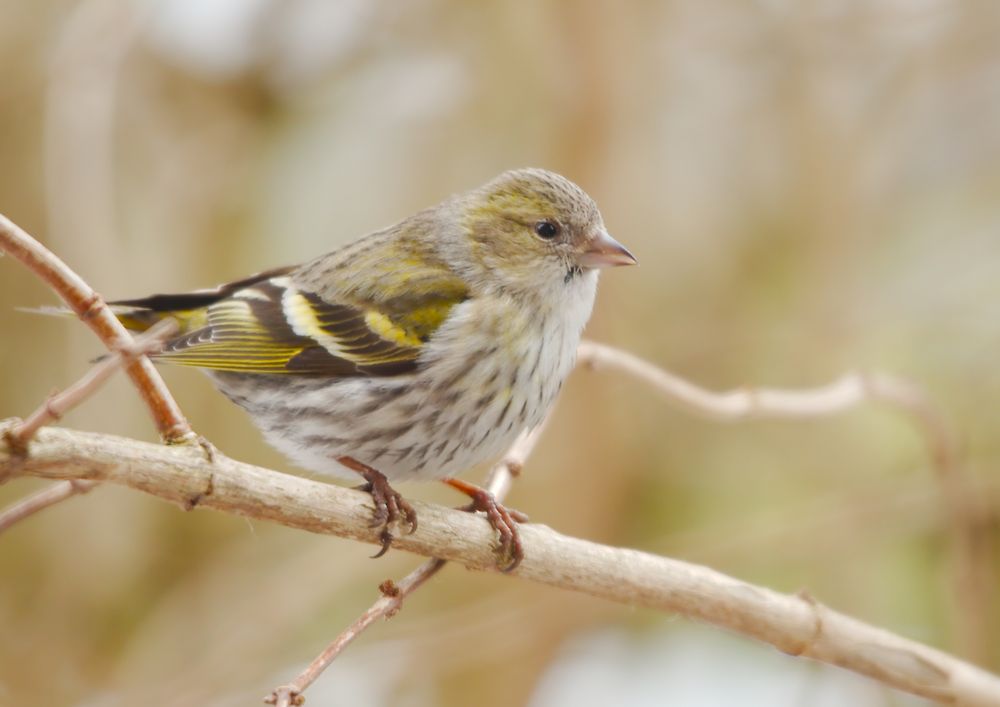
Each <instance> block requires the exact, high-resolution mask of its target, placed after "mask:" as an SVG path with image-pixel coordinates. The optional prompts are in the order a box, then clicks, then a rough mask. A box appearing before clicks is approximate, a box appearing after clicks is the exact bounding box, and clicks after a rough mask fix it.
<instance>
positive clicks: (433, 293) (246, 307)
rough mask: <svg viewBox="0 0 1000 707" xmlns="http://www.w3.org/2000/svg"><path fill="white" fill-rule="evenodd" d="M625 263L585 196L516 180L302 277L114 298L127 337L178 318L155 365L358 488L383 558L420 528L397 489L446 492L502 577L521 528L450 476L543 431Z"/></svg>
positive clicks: (536, 178) (549, 182)
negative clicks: (480, 517)
mask: <svg viewBox="0 0 1000 707" xmlns="http://www.w3.org/2000/svg"><path fill="white" fill-rule="evenodd" d="M635 263H636V259H635V257H634V256H633V255H632V254H631V253H630V252H629V251H628V250H627V249H626V248H625V246H623V245H621V244H620V243H619V242H618V241H616V240H615V239H614V238H612V237H611V236H610V235H609V233H608V230H607V229H606V228H605V225H604V221H603V218H602V216H601V213H600V211H599V210H598V207H597V205H596V204H595V202H594V200H593V199H592V198H591V197H590V196H588V195H587V193H586V192H584V191H583V189H581V188H580V187H579V186H577V185H576V184H574V183H573V182H571V181H570V180H569V179H567V178H565V177H563V176H561V175H559V174H557V173H555V172H551V171H547V170H544V169H537V168H524V169H515V170H510V171H506V172H503V173H502V174H500V175H499V176H497V177H496V178H495V179H493V180H492V181H490V182H488V183H486V184H484V185H482V186H480V187H477V188H474V189H471V190H469V191H466V192H462V193H458V194H454V195H452V196H451V197H449V198H447V199H445V200H444V201H442V202H441V203H439V204H437V205H436V206H432V207H430V208H427V209H424V210H422V211H419V212H417V213H415V214H413V215H411V216H409V217H407V218H404V219H403V220H401V221H399V222H398V223H396V224H394V225H391V226H389V227H387V228H383V229H381V230H378V231H375V232H373V233H370V234H368V235H366V236H363V237H361V238H359V239H357V240H355V241H353V242H351V243H349V244H347V245H344V246H342V247H340V248H337V249H335V250H333V251H332V252H329V253H326V254H324V255H321V256H319V257H317V258H314V259H313V260H310V261H308V262H305V263H303V264H300V265H296V266H291V267H280V268H275V269H271V270H267V271H264V272H260V273H258V274H256V275H252V276H250V277H247V278H244V279H241V280H237V281H235V282H230V283H227V284H224V285H220V286H217V287H214V288H211V289H204V290H196V291H192V292H187V293H182V294H155V295H152V296H149V297H143V298H138V299H123V300H118V301H114V302H110V303H109V304H110V305H111V307H112V311H113V312H114V313H115V314H116V315H117V316H118V318H119V319H120V320H121V322H122V323H123V324H124V325H125V326H126V328H128V329H131V330H134V331H143V330H146V329H148V328H149V327H151V326H153V325H154V324H155V323H157V322H159V321H161V320H163V319H165V318H168V317H169V318H172V319H173V320H175V321H176V324H177V326H176V328H175V333H174V334H173V336H172V337H171V338H169V339H168V340H166V341H165V342H164V343H163V345H162V347H161V348H160V349H159V350H158V351H156V352H155V353H154V354H152V357H153V358H154V360H155V361H157V362H158V363H169V364H178V365H181V366H191V367H194V368H199V369H202V370H203V371H205V372H206V373H207V374H208V375H209V377H210V378H211V379H212V381H213V383H214V384H215V386H216V387H217V388H218V389H219V390H220V391H221V392H222V393H223V394H224V395H225V396H226V397H228V398H229V399H230V400H231V401H232V402H234V403H235V404H236V405H238V406H239V407H241V408H243V409H244V410H245V411H246V412H247V413H248V414H249V416H250V417H251V419H252V420H253V422H254V423H255V424H256V426H257V427H258V428H259V429H260V430H261V432H262V434H263V436H264V438H265V439H266V440H267V441H268V442H269V443H270V444H271V445H272V446H274V447H275V448H276V449H277V450H278V451H280V452H282V453H283V454H284V455H285V456H286V457H288V458H289V459H290V460H291V461H292V462H293V463H295V464H297V465H298V466H300V467H302V468H304V469H305V470H308V471H311V472H314V473H317V474H321V475H334V476H341V477H346V478H354V479H357V478H358V477H359V476H360V477H361V479H362V480H363V481H364V485H363V487H362V488H363V489H364V490H366V491H367V492H368V493H370V494H371V496H372V499H373V503H374V507H375V510H374V513H373V517H372V526H373V527H380V528H381V534H380V538H381V541H382V547H381V549H380V551H379V552H378V554H377V555H375V556H376V557H378V556H379V555H382V554H384V553H385V552H386V551H387V550H388V549H389V547H390V545H391V543H392V540H393V535H392V532H391V529H392V528H393V527H395V526H396V525H399V526H401V527H405V528H406V531H407V532H413V531H414V530H415V529H416V527H417V517H416V513H415V512H414V509H413V507H412V506H411V505H410V504H409V503H408V502H407V501H406V499H405V498H404V497H403V496H402V495H401V494H399V493H398V492H397V491H396V490H395V489H394V488H393V487H392V485H391V482H396V481H408V480H442V481H444V482H445V483H447V484H449V485H450V486H452V487H454V488H456V489H457V490H459V491H461V492H463V493H464V494H466V495H468V496H469V497H470V499H471V501H472V502H471V504H470V505H469V506H468V507H467V509H468V510H473V511H482V512H484V513H485V514H486V517H487V519H488V520H489V522H490V524H491V525H492V526H493V528H494V529H495V530H496V532H497V533H498V534H499V542H498V547H497V552H498V553H499V555H500V559H499V560H498V565H500V566H501V569H503V570H505V571H511V570H513V569H514V568H515V567H517V565H518V564H519V563H520V562H521V560H522V559H523V557H524V550H523V547H522V544H521V540H520V534H519V532H518V528H517V524H518V522H522V521H524V520H526V517H525V516H523V514H520V513H518V512H516V511H513V510H510V509H507V508H506V507H505V506H503V505H502V504H500V503H499V502H497V501H496V500H495V499H494V498H493V496H492V494H490V493H489V491H487V490H486V489H483V488H480V487H479V486H476V485H474V484H471V483H469V482H466V481H464V480H462V479H459V478H457V477H458V475H459V474H461V473H463V472H465V471H468V470H469V469H470V468H472V467H474V466H477V465H478V464H481V463H484V462H489V461H494V460H496V459H497V458H499V457H500V456H501V455H502V454H503V452H504V451H505V450H506V449H507V448H508V447H509V446H510V445H511V444H512V443H513V442H514V440H515V439H516V438H517V436H518V435H519V434H520V433H521V432H522V431H523V430H525V429H528V428H532V427H534V426H536V425H538V424H539V423H540V422H541V420H542V419H543V417H544V416H545V414H546V413H547V411H548V409H549V408H550V407H551V406H552V404H553V402H554V401H555V399H556V396H557V395H558V393H559V391H560V389H561V387H562V385H563V381H564V380H565V379H566V377H567V375H568V374H569V372H570V370H571V369H572V368H573V365H574V363H575V356H576V349H577V346H578V344H579V341H580V337H581V334H582V331H583V328H584V325H585V324H586V323H587V321H588V319H589V318H590V314H591V310H592V308H593V304H594V299H595V295H596V290H597V280H598V273H599V271H600V270H601V269H604V268H607V267H610V266H619V265H632V264H635Z"/></svg>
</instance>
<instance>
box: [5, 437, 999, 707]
mask: <svg viewBox="0 0 1000 707" xmlns="http://www.w3.org/2000/svg"><path fill="white" fill-rule="evenodd" d="M11 424H12V423H11V422H6V423H3V422H0V432H2V431H3V429H4V428H5V427H9V426H10V425H11ZM4 470H7V471H10V472H14V473H18V474H21V475H31V476H41V477H45V478H54V479H73V478H83V479H90V480H99V481H105V482H111V483H115V484H121V485H125V486H129V487H131V488H134V489H137V490H141V491H144V492H146V493H149V494H153V495H156V496H158V497H160V498H164V499H167V500H170V501H174V502H176V503H179V504H181V505H184V504H186V503H187V502H189V501H190V498H191V497H193V496H197V497H198V498H199V501H200V502H199V504H198V507H199V508H214V509H217V510H221V511H227V512H230V513H236V514H239V515H243V516H247V517H252V518H258V519H267V520H273V521H277V522H279V523H282V524H284V525H287V526H290V527H294V528H300V529H302V530H309V531H312V532H320V533H328V534H335V535H340V536H342V537H349V538H355V539H358V540H362V541H364V542H369V543H372V544H380V543H381V539H380V533H379V530H378V529H377V528H372V527H370V522H371V505H370V500H371V499H370V496H368V495H367V494H365V493H362V492H361V491H356V490H353V489H348V488H344V487H341V486H335V485H333V484H327V483H322V482H318V481H312V480H310V479H305V478H300V477H294V476H290V475H287V474H281V473H279V472H276V471H272V470H269V469H262V468H260V467H254V466H251V465H249V464H243V463H241V462H237V461H235V460H232V459H228V458H225V457H221V458H219V459H217V460H216V461H215V462H209V461H207V460H206V459H205V458H204V456H203V455H202V454H200V453H198V452H197V451H196V450H194V449H191V448H188V447H178V446H165V445H153V444H148V443H145V442H139V441H136V440H131V439H124V438H120V437H112V436H109V435H98V434H93V433H86V432H77V431H73V430H67V429H62V428H57V427H46V428H42V429H41V430H39V432H38V435H37V437H36V438H35V439H34V440H33V441H32V444H31V454H30V455H29V456H28V457H21V456H18V455H16V454H14V453H13V452H12V451H10V450H9V449H5V447H4V445H2V444H0V472H2V471H4ZM209 482H211V483H209ZM207 487H211V492H210V493H206V492H205V489H206V488H207ZM413 505H414V507H415V508H416V510H417V513H418V514H419V515H420V527H419V528H418V529H417V530H416V532H414V533H413V534H410V535H401V536H400V537H398V538H397V539H396V540H395V542H394V547H396V548H397V549H399V550H404V551H410V552H415V553H418V554H422V555H425V556H427V557H438V558H441V559H444V560H449V561H454V562H458V563H460V564H462V565H464V566H465V567H468V568H470V569H476V570H482V571H491V572H495V571H497V570H496V557H495V555H494V553H493V550H492V542H493V529H492V528H491V527H490V525H489V523H488V522H487V521H486V520H485V519H483V518H481V517H478V516H477V515H473V514H469V513H463V512H460V511H457V510H452V509H449V508H443V507H441V506H436V505H431V504H424V503H419V502H416V501H414V502H413ZM521 536H522V538H521V539H522V541H523V543H524V547H525V557H524V561H523V562H522V563H521V564H520V565H519V566H518V567H517V569H516V570H514V571H513V572H512V573H511V576H517V577H521V578H523V579H527V580H530V581H535V582H540V583H544V584H548V585H551V586H554V587H561V588H563V589H569V590H572V591H578V592H583V593H586V594H590V595H592V596H596V597H601V598H605V599H610V600H612V601H617V602H622V603H626V604H629V605H631V606H642V607H647V608H651V609H656V610H660V611H668V612H673V613H676V614H679V615H681V616H685V617H688V618H692V619H697V620H700V621H705V622H708V623H711V624H714V625H716V626H720V627H723V628H727V629H730V630H733V631H736V632H738V633H741V634H743V635H745V636H749V637H753V638H757V639H759V640H761V641H765V642H768V643H770V644H772V645H774V646H775V647H777V648H779V649H780V650H782V651H784V652H786V653H790V654H792V655H803V656H808V657H812V658H815V659H816V660H820V661H823V662H826V663H830V664H832V665H838V666H840V667H843V668H847V669H849V670H853V671H855V672H857V673H860V674H863V675H867V676H869V677H871V678H874V679H875V680H878V681H880V682H882V683H884V684H886V685H890V686H893V687H896V688H898V689H900V690H904V691H907V692H911V693H913V694H916V695H922V696H924V697H928V698H930V699H934V700H938V701H939V702H944V703H949V704H961V705H966V706H968V707H1000V677H998V676H996V675H993V674H990V673H988V672H986V671H984V670H982V669H979V668H976V667H975V666H973V665H972V664H970V663H966V662H964V661H961V660H959V659H958V658H956V657H954V656H952V655H949V654H947V653H944V652H942V651H939V650H935V649H933V648H930V647H929V646H926V645H923V644H920V643H917V642H916V641H911V640H907V639H904V638H902V637H900V636H897V635H895V634H892V633H890V632H888V631H885V630H883V629H879V628H876V627H874V626H872V625H870V624H866V623H864V622H861V621H858V620H856V619H853V618H851V617H848V616H846V615H844V614H841V613H839V612H836V611H833V610H832V609H829V608H827V607H825V606H823V605H821V604H820V603H818V602H816V601H815V600H813V599H811V598H806V597H803V596H799V595H790V594H782V593H779V592H775V591H773V590H770V589H767V588H765V587H760V586H755V585H752V584H749V583H747V582H743V581H740V580H738V579H735V578H733V577H728V576H726V575H724V574H722V573H719V572H716V571H714V570H711V569H709V568H707V567H703V566H699V565H694V564H691V563H687V562H681V561H678V560H673V559H670V558H666V557H659V556H656V555H652V554H650V553H645V552H639V551H636V550H630V549H623V548H614V547H608V546H604V545H599V544H597V543H592V542H587V541H585V540H580V539H577V538H571V537H567V536H565V535H561V534H559V533H557V532H555V531H553V530H551V529H549V528H545V527H543V526H539V525H534V524H527V525H524V526H522V527H521Z"/></svg>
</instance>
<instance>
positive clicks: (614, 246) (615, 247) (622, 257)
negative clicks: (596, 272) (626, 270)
mask: <svg viewBox="0 0 1000 707" xmlns="http://www.w3.org/2000/svg"><path fill="white" fill-rule="evenodd" d="M576 262H577V264H578V265H580V266H581V267H584V268H610V267H612V266H614V265H635V264H636V263H638V261H637V260H636V259H635V256H634V255H632V254H631V253H629V252H628V249H627V248H626V247H625V246H623V245H622V244H621V243H619V242H618V241H616V240H615V239H614V238H612V237H611V236H609V235H608V232H607V231H605V230H604V229H603V228H602V229H600V230H599V231H598V232H597V234H596V235H594V236H593V237H592V238H591V239H590V240H589V241H587V243H586V245H585V246H584V249H583V252H581V253H580V255H579V256H577V259H576Z"/></svg>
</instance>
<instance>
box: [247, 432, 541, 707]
mask: <svg viewBox="0 0 1000 707" xmlns="http://www.w3.org/2000/svg"><path fill="white" fill-rule="evenodd" d="M547 422H548V420H545V421H543V422H542V424H540V425H538V427H536V428H535V429H533V430H531V431H525V432H524V433H522V434H521V436H520V437H518V439H517V441H516V442H514V444H513V445H512V446H511V448H510V449H509V450H508V451H507V453H506V454H505V455H504V456H503V458H502V459H501V460H500V461H499V462H497V463H496V464H495V465H494V466H493V468H492V469H490V473H489V475H488V476H487V481H486V488H488V489H489V491H490V493H492V494H493V496H494V497H495V498H496V499H497V500H498V501H501V500H503V498H504V497H505V496H506V495H507V492H508V491H509V490H510V485H511V479H512V478H513V477H514V476H516V475H517V474H519V473H520V472H521V468H522V467H523V466H524V463H525V462H526V461H527V460H528V457H529V456H530V455H531V452H532V451H533V450H534V448H535V445H536V444H537V442H538V439H539V438H540V437H541V434H542V431H543V429H544V428H545V425H546V423H547ZM446 564H447V563H446V562H445V561H444V560H439V559H437V558H432V559H430V560H428V561H427V562H425V563H423V564H422V565H420V566H419V567H417V568H416V569H415V570H413V571H412V572H410V574H408V575H406V576H405V577H404V578H403V579H401V580H399V581H398V582H393V581H392V580H386V581H385V582H383V583H382V584H381V585H380V586H379V591H380V592H381V593H382V596H380V597H379V598H378V599H376V600H375V603H374V604H372V605H371V607H369V608H368V609H367V610H366V611H365V612H364V613H363V614H361V616H359V617H358V618H357V619H356V620H355V621H354V622H353V623H352V624H351V625H350V626H348V627H347V628H346V629H344V631H343V632H341V633H340V635H338V636H337V637H336V638H335V639H334V640H333V641H332V642H331V643H330V645H328V646H327V647H326V648H325V649H324V650H323V652H322V653H320V654H319V655H318V656H316V658H315V659H313V661H312V662H311V663H309V665H308V666H306V669H305V670H303V671H302V672H301V673H299V675H298V676H297V677H296V678H295V679H294V680H292V681H291V682H289V683H286V684H285V685H281V686H279V687H277V688H275V689H274V691H273V692H272V693H271V694H270V695H268V696H267V697H265V698H264V702H265V703H267V704H272V705H276V707H291V705H301V704H302V703H303V702H305V698H304V697H303V696H302V693H303V692H305V690H306V688H308V687H309V686H310V685H312V684H313V683H314V682H315V681H316V679H317V678H318V677H319V676H320V675H321V674H322V673H323V671H325V670H326V669H327V668H328V667H330V664H331V663H333V661H334V660H335V659H336V658H337V656H339V655H340V654H341V652H343V650H344V649H345V648H346V647H347V646H348V644H350V643H351V642H352V641H353V640H354V639H355V638H357V637H358V636H359V635H361V633H363V632H364V631H365V629H367V628H368V627H369V626H371V625H372V624H373V623H375V621H376V620H378V619H380V618H385V619H388V618H392V617H393V616H395V615H396V613H397V612H398V611H399V610H400V609H401V608H402V606H403V599H405V598H406V597H408V596H409V595H410V594H412V593H413V592H414V591H416V590H417V589H418V588H419V587H420V586H421V585H423V584H424V582H426V581H427V580H429V579H430V578H431V577H433V576H434V575H435V574H437V573H438V572H439V571H440V570H441V568H442V567H444V566H445V565H446Z"/></svg>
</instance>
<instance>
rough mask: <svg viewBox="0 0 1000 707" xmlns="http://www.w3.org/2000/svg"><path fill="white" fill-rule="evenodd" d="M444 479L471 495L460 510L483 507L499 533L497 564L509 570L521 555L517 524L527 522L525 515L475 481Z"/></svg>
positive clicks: (514, 566) (506, 570) (519, 561)
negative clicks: (499, 499)
mask: <svg viewBox="0 0 1000 707" xmlns="http://www.w3.org/2000/svg"><path fill="white" fill-rule="evenodd" d="M445 483H446V484H448V485H449V486H451V487H452V488H453V489H457V490H458V491H461V492H462V493H464V494H465V495H466V496H468V497H469V498H471V499H472V503H470V504H469V505H467V506H463V507H462V510H463V511H470V512H475V511H482V512H483V513H485V514H486V520H488V521H489V522H490V525H491V526H493V529H494V530H496V531H497V533H498V534H499V535H500V539H499V543H498V544H497V552H498V554H499V555H500V562H498V563H497V564H498V567H499V568H500V571H501V572H512V571H513V570H514V569H515V568H517V566H518V565H519V564H521V560H523V559H524V546H523V545H522V544H521V533H520V531H519V530H518V527H517V524H518V523H527V522H528V516H526V515H525V514H524V513H521V512H520V511H517V510H514V509H513V508H507V507H506V506H504V505H503V504H502V503H499V502H498V501H497V500H496V498H494V497H493V494H492V493H490V492H489V491H487V490H486V489H484V488H482V487H480V486H476V485H475V484H470V483H468V482H467V481H462V480H461V479H445Z"/></svg>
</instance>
